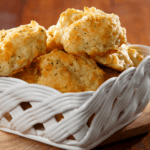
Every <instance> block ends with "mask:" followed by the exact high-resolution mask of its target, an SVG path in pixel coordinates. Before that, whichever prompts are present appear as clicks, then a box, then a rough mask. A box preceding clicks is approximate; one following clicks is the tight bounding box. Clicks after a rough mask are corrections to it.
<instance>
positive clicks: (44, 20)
mask: <svg viewBox="0 0 150 150" xmlns="http://www.w3.org/2000/svg"><path fill="white" fill-rule="evenodd" d="M84 6H88V7H91V6H95V7H96V8H99V9H102V10H103V11H104V12H107V13H112V12H113V13H115V14H118V15H119V17H120V21H121V25H122V26H123V27H125V28H126V30H127V39H128V42H129V43H132V44H144V45H150V43H149V41H150V29H149V25H150V17H149V16H150V11H149V8H150V1H149V0H105V1H104V0H32V1H31V0H11V1H10V0H2V1H1V2H0V29H3V28H4V29H9V28H12V27H17V26H19V25H21V24H28V23H30V21H31V20H36V21H37V22H38V23H39V24H40V25H43V26H44V27H45V28H46V29H48V27H49V26H51V25H53V24H56V22H57V20H58V18H59V15H60V13H61V12H63V11H65V10H66V9H67V8H76V9H83V7H84ZM7 136H8V140H9V134H7ZM0 139H1V138H0ZM22 139H23V138H22ZM30 141H31V140H28V142H30ZM1 142H2V140H1ZM12 142H14V143H15V140H14V141H12ZM3 146H4V147H5V150H11V145H8V143H3ZM26 149H27V150H31V148H30V147H29V148H26ZM34 149H38V150H48V149H53V150H54V149H55V148H50V147H49V148H47V145H45V144H42V143H40V146H38V147H37V146H36V144H35V146H34V147H32V150H34ZM98 149H99V148H96V149H95V150H98ZM101 149H102V150H112V149H115V150H116V149H118V150H125V149H128V150H150V133H146V134H143V135H139V136H136V137H132V138H130V139H126V140H123V141H119V142H116V143H112V144H108V145H106V146H102V147H101ZM0 150H1V147H0Z"/></svg>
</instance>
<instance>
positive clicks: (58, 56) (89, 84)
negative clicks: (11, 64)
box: [13, 49, 105, 93]
mask: <svg viewBox="0 0 150 150" xmlns="http://www.w3.org/2000/svg"><path fill="white" fill-rule="evenodd" d="M26 69H28V71H27V70H26ZM26 69H25V70H24V71H23V72H20V73H17V74H15V75H14V76H13V77H17V78H21V79H23V80H25V81H27V82H30V83H37V84H41V85H45V86H49V87H52V88H55V89H57V90H59V91H60V92H63V93H65V92H83V91H95V90H96V89H97V88H98V87H99V86H100V85H101V84H102V83H103V82H104V74H105V73H104V72H103V71H102V70H101V69H100V68H99V67H98V66H97V64H96V63H95V61H94V60H93V59H91V58H90V57H88V56H87V55H73V54H68V53H66V52H64V51H61V50H58V49H55V50H52V51H51V52H50V53H49V54H45V55H42V56H40V57H38V58H37V59H36V60H35V62H33V63H32V65H30V67H28V68H26ZM29 79H30V80H29Z"/></svg>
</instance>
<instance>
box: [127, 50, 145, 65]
mask: <svg viewBox="0 0 150 150" xmlns="http://www.w3.org/2000/svg"><path fill="white" fill-rule="evenodd" d="M127 51H128V54H129V56H130V59H131V60H132V62H133V64H134V66H135V67H137V66H138V65H139V64H140V62H141V61H142V60H143V59H144V55H142V54H140V53H139V52H138V51H137V50H135V49H133V48H128V49H127Z"/></svg>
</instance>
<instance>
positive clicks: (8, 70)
mask: <svg viewBox="0 0 150 150" xmlns="http://www.w3.org/2000/svg"><path fill="white" fill-rule="evenodd" d="M46 39H47V36H46V30H45V29H44V27H42V26H40V25H39V24H38V23H36V22H35V21H32V22H31V23H30V24H28V25H22V26H19V27H17V28H13V29H10V30H2V31H0V75H1V76H10V75H12V74H14V73H16V72H18V71H19V70H21V69H22V68H23V67H24V66H27V65H29V64H30V63H31V62H32V60H33V59H34V58H35V57H37V56H39V55H41V54H44V53H45V52H46Z"/></svg>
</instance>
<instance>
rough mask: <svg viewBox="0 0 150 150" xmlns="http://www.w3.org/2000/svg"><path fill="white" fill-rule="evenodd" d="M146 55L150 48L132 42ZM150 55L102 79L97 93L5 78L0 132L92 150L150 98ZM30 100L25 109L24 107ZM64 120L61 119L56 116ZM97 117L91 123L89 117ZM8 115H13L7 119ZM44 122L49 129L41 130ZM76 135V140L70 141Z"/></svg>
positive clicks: (0, 85) (1, 89)
mask: <svg viewBox="0 0 150 150" xmlns="http://www.w3.org/2000/svg"><path fill="white" fill-rule="evenodd" d="M130 47H134V48H136V49H137V50H138V51H140V50H141V49H142V50H143V51H142V52H144V54H145V55H149V54H150V48H149V47H148V46H142V45H130ZM149 68H150V56H147V57H146V58H145V59H144V60H143V61H142V62H141V63H140V65H139V66H138V67H137V68H135V67H131V68H129V69H127V70H126V71H124V72H123V73H121V74H120V75H119V77H114V78H111V79H109V80H107V81H106V82H105V83H103V84H102V85H101V86H100V87H99V88H98V89H97V91H95V92H92V91H89V92H81V93H64V94H62V93H60V92H59V91H57V90H55V89H53V88H50V87H46V86H42V85H36V84H28V83H26V82H24V81H22V80H19V79H15V78H10V77H0V130H3V131H5V132H9V133H13V134H17V135H20V136H23V137H25V138H29V139H33V140H36V141H40V142H43V143H46V144H49V145H52V146H55V147H59V148H63V149H69V150H83V149H92V148H94V147H96V146H97V145H98V144H100V143H101V142H102V141H104V140H105V139H107V138H108V137H109V136H111V135H112V134H114V133H115V132H116V131H118V130H120V129H121V128H123V127H124V126H126V125H127V124H129V123H130V122H132V121H133V120H135V119H136V118H137V117H138V116H139V115H140V114H141V112H142V111H143V110H144V108H145V107H146V106H147V104H148V103H149V99H150V80H149V76H150V69H149ZM22 102H29V103H30V105H31V106H32V107H31V108H29V109H26V110H24V109H23V108H22V106H21V105H20V104H21V103H22ZM60 113H62V114H63V116H64V119H62V120H61V121H60V122H57V121H56V119H55V117H54V116H55V115H57V114H60ZM93 114H94V115H95V116H94V118H93V120H92V122H91V125H90V127H88V125H87V122H88V119H89V118H90V117H91V116H92V115H93ZM6 115H9V116H10V117H11V119H10V120H9V119H6V118H7V117H6ZM38 123H41V124H42V125H43V126H44V128H42V129H36V128H35V126H34V125H36V124H38ZM70 135H73V137H74V138H75V140H69V139H67V137H68V136H70Z"/></svg>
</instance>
